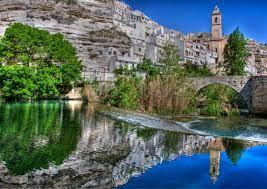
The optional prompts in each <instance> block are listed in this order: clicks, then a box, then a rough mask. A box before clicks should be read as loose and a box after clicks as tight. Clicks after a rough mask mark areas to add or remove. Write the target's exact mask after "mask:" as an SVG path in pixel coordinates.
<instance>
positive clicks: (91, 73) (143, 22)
mask: <svg viewBox="0 0 267 189" xmlns="http://www.w3.org/2000/svg"><path fill="white" fill-rule="evenodd" d="M209 14H211V16H210V17H211V20H207V22H210V23H211V32H206V33H189V34H183V33H182V32H179V31H175V30H172V29H168V28H166V27H164V26H162V25H160V24H158V23H156V22H154V21H153V20H151V19H150V18H148V17H147V16H146V15H144V14H143V13H142V12H140V11H138V10H133V9H132V8H131V7H130V6H129V5H127V4H126V3H124V2H123V1H120V0H112V1H107V0H89V1H88V0H76V1H73V3H66V2H65V1H58V0H57V1H55V0H49V1H48V0H47V1H30V0H24V1H21V0H12V1H11V0H5V1H0V36H1V35H3V34H4V32H5V29H6V28H7V27H8V25H10V24H11V23H13V22H21V23H25V24H28V25H31V26H34V27H37V28H41V29H45V30H48V31H49V32H51V33H57V32H59V33H62V34H63V35H64V36H65V37H66V39H68V40H69V41H70V42H71V43H72V44H73V45H74V46H75V47H76V49H77V54H78V57H79V59H80V60H81V62H82V64H83V72H82V76H83V78H84V79H86V80H98V81H111V80H113V79H114V74H113V72H114V70H115V69H116V68H118V67H120V66H127V67H129V68H131V67H135V66H137V64H140V63H142V61H143V59H150V60H152V62H153V63H155V64H157V63H158V57H159V55H160V53H161V52H162V48H163V47H164V45H165V44H166V43H168V42H171V43H174V44H176V45H177V46H178V48H179V54H180V57H181V59H180V64H183V63H186V62H187V61H190V62H192V63H193V64H195V65H199V66H203V65H206V66H207V67H208V68H210V69H211V70H212V71H213V73H215V74H220V70H221V69H220V67H221V66H220V63H221V62H222V60H223V54H222V53H223V49H224V46H225V44H226V42H227V36H225V35H223V27H222V26H223V22H222V21H223V19H222V17H223V15H222V12H221V11H220V10H219V8H218V7H215V8H214V10H212V7H211V12H207V15H209ZM247 47H248V48H249V49H250V52H251V57H250V58H249V60H248V65H247V67H246V70H247V72H248V74H249V75H267V46H266V45H263V44H260V43H257V42H256V41H253V40H248V44H247Z"/></svg>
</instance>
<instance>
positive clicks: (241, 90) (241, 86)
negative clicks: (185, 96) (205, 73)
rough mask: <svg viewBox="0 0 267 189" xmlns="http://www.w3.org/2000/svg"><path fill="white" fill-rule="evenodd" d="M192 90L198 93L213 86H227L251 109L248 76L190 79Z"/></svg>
mask: <svg viewBox="0 0 267 189" xmlns="http://www.w3.org/2000/svg"><path fill="white" fill-rule="evenodd" d="M190 82H191V84H192V86H193V88H194V89H195V90H196V91H197V92H199V91H200V90H201V89H203V88H206V87H208V86H211V85H214V84H221V85H224V86H228V87H230V88H232V89H233V90H235V91H236V92H237V93H238V94H240V96H241V97H242V98H243V100H244V101H245V102H246V104H247V106H248V109H249V110H250V108H251V82H250V77H249V76H215V77H203V78H191V79H190Z"/></svg>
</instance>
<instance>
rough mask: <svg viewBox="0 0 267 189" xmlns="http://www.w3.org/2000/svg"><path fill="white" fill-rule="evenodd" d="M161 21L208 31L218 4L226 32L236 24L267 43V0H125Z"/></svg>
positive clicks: (178, 27) (188, 29) (174, 26)
mask: <svg viewBox="0 0 267 189" xmlns="http://www.w3.org/2000/svg"><path fill="white" fill-rule="evenodd" d="M124 1H125V2H126V3H128V4H130V5H131V6H132V7H133V8H134V9H137V10H140V11H142V12H143V13H145V14H146V15H147V16H149V17H150V18H151V19H153V20H154V21H156V22H158V23H159V24H161V25H163V26H166V27H168V28H171V29H176V30H179V31H182V32H183V33H189V32H209V31H210V22H211V21H210V14H211V12H212V10H213V8H214V7H215V5H216V4H217V5H218V6H219V8H220V9H221V12H222V14H223V32H224V33H225V34H230V33H231V32H232V31H233V30H234V29H235V28H236V27H238V26H239V28H240V30H241V31H242V32H243V33H244V35H245V36H246V37H247V38H252V39H255V40H256V41H259V42H263V43H267V1H266V0H124Z"/></svg>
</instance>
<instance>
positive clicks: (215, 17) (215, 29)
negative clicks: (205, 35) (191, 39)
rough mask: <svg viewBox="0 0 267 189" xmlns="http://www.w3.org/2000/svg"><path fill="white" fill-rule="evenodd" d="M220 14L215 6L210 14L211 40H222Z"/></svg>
mask: <svg viewBox="0 0 267 189" xmlns="http://www.w3.org/2000/svg"><path fill="white" fill-rule="evenodd" d="M222 37H223V36H222V14H221V12H220V9H219V8H218V6H217V5H216V6H215V8H214V10H213V12H212V39H213V40H218V39H222Z"/></svg>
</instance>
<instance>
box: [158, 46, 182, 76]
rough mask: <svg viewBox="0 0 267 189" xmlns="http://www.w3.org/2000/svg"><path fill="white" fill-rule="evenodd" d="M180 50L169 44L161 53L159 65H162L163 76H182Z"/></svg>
mask: <svg viewBox="0 0 267 189" xmlns="http://www.w3.org/2000/svg"><path fill="white" fill-rule="evenodd" d="M179 61H180V56H179V48H178V47H177V46H176V45H174V44H172V43H167V44H166V45H165V46H164V47H163V50H162V51H161V53H160V57H159V63H160V64H161V65H162V74H163V75H173V74H175V75H178V76H179V75H181V73H182V71H181V66H180V64H179Z"/></svg>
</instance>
